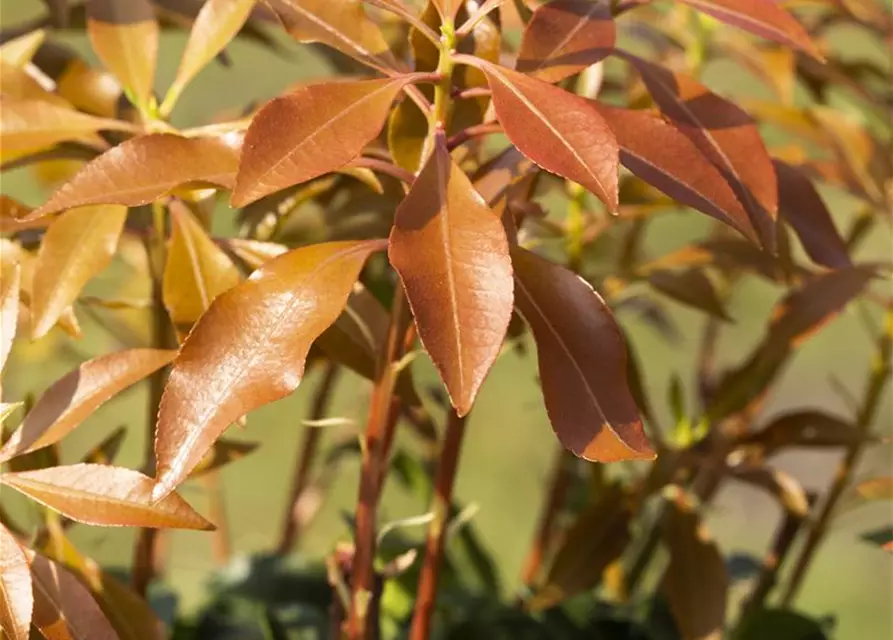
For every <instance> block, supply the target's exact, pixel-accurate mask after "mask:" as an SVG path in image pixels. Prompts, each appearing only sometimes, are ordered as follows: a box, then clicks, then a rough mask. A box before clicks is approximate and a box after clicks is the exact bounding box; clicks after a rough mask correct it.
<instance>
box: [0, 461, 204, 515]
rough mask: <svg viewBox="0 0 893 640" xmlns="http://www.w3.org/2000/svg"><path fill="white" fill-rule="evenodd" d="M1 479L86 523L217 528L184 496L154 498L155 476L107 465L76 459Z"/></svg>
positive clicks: (7, 475) (0, 481)
mask: <svg viewBox="0 0 893 640" xmlns="http://www.w3.org/2000/svg"><path fill="white" fill-rule="evenodd" d="M0 484H4V485H6V486H8V487H11V488H13V489H16V490H17V491H20V492H21V493H23V494H25V495H26V496H28V497H29V498H31V499H33V500H36V501H37V502H39V503H40V504H42V505H44V506H45V507H47V508H49V509H52V510H53V511H58V512H59V513H61V514H62V515H64V516H66V517H67V518H70V519H72V520H75V521H76V522H83V523H85V524H94V525H101V526H107V527H115V526H118V527H152V528H166V529H205V530H208V529H213V528H214V525H212V524H211V523H210V522H208V521H207V520H205V519H204V518H203V517H201V516H200V515H199V514H198V513H196V512H195V511H194V510H193V509H192V507H190V506H189V504H187V503H186V501H185V500H183V498H181V497H180V496H179V495H177V494H170V495H168V496H166V497H164V498H163V499H161V500H158V501H156V502H152V500H151V494H152V486H153V482H152V478H149V477H147V476H144V475H143V474H141V473H140V472H138V471H133V470H131V469H125V468H123V467H109V466H107V465H104V464H74V465H69V466H62V467H50V468H48V469H39V470H37V471H22V472H20V473H5V474H3V476H2V478H0Z"/></svg>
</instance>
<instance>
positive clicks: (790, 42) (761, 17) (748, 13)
mask: <svg viewBox="0 0 893 640" xmlns="http://www.w3.org/2000/svg"><path fill="white" fill-rule="evenodd" d="M677 1H678V2H683V3H685V4H687V5H690V6H692V7H694V8H695V9H697V10H698V11H701V12H703V13H706V14H707V15H709V16H712V17H714V18H716V19H717V20H719V21H720V22H725V23H726V24H730V25H732V26H733V27H738V28H739V29H744V30H745V31H749V32H750V33H753V34H755V35H758V36H760V37H761V38H766V39H767V40H772V41H773V42H778V43H780V44H783V45H786V46H788V47H794V48H796V49H800V50H801V51H804V52H805V53H808V54H809V55H811V56H812V57H813V58H816V59H818V60H822V59H823V58H822V55H821V54H820V53H819V52H818V50H817V49H816V47H815V45H814V44H813V43H812V40H810V39H809V34H807V32H806V29H804V28H803V26H802V25H801V24H800V23H799V22H797V20H795V19H794V17H793V16H791V14H789V13H788V12H787V11H785V10H784V9H783V8H782V7H780V6H779V5H778V3H777V2H775V0H747V1H746V2H742V1H741V0H677Z"/></svg>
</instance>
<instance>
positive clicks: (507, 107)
mask: <svg viewBox="0 0 893 640" xmlns="http://www.w3.org/2000/svg"><path fill="white" fill-rule="evenodd" d="M457 58H458V59H461V61H462V62H465V63H467V64H470V65H474V66H476V67H478V68H479V69H480V70H481V71H483V72H484V73H485V74H486V75H487V81H488V82H489V84H490V91H491V92H492V97H493V106H494V107H495V108H496V115H497V116H498V117H499V121H500V123H501V124H502V127H503V128H504V129H505V134H506V135H507V136H508V138H509V140H510V141H511V142H512V144H514V145H515V146H516V147H517V148H518V151H520V152H521V153H523V154H524V155H525V156H527V157H528V158H530V159H531V160H532V161H533V162H535V163H536V164H538V165H540V166H541V167H542V168H543V169H545V170H546V171H550V172H552V173H555V174H557V175H559V176H561V177H563V178H568V179H569V180H573V181H574V182H579V183H580V184H581V185H583V186H584V187H586V188H587V189H589V190H590V191H591V192H592V193H594V194H595V195H597V196H598V197H599V198H601V200H602V201H603V202H604V203H605V204H606V205H607V206H608V209H610V210H611V211H614V210H616V208H617V180H618V174H617V169H618V166H617V163H618V147H617V141H616V140H615V138H614V134H612V133H611V129H610V128H609V127H608V125H607V124H606V123H605V121H604V120H603V119H602V117H601V116H600V115H599V113H598V111H596V109H595V108H594V107H593V106H592V104H591V102H590V101H589V100H586V99H585V98H581V97H580V96H577V95H574V94H572V93H568V92H567V91H565V90H563V89H559V88H558V87H555V86H552V85H551V84H549V83H548V82H543V81H542V80H537V79H535V78H530V77H528V76H526V75H524V74H523V73H518V72H517V71H512V70H510V69H506V68H504V67H500V66H497V65H495V64H491V63H489V62H485V61H483V60H480V59H478V58H471V57H468V56H457Z"/></svg>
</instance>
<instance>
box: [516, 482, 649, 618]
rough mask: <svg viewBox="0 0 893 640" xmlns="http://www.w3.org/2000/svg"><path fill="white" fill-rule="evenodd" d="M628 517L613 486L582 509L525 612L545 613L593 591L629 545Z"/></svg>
mask: <svg viewBox="0 0 893 640" xmlns="http://www.w3.org/2000/svg"><path fill="white" fill-rule="evenodd" d="M630 517H631V514H630V512H629V509H628V508H626V507H625V506H624V504H623V492H622V491H621V490H620V489H619V488H618V487H616V486H612V487H609V488H608V490H607V491H606V492H605V494H604V495H603V496H600V497H599V499H598V500H597V501H596V502H595V503H594V504H592V505H591V506H588V507H586V508H585V509H584V510H583V511H582V512H581V513H580V515H579V516H577V519H576V521H575V522H574V523H573V525H571V527H570V529H569V530H568V532H567V534H566V535H565V536H564V538H563V539H562V541H561V546H560V547H559V548H558V550H557V551H556V553H555V558H554V559H553V560H552V563H551V565H550V566H549V571H548V575H547V576H546V581H545V584H543V586H542V587H540V588H538V589H537V590H536V591H535V592H534V594H533V596H532V597H531V598H530V600H528V601H527V603H526V604H527V608H528V609H530V610H533V611H541V610H543V609H548V608H551V607H553V606H555V605H557V604H559V603H561V602H562V601H564V600H566V599H568V598H570V597H573V596H575V595H577V594H579V593H582V592H584V591H588V590H590V589H592V588H593V587H595V586H596V585H597V584H598V583H599V582H600V581H601V579H602V575H603V574H604V572H605V569H607V568H608V566H609V565H610V564H611V563H612V562H614V561H615V560H616V559H617V558H619V557H620V555H621V554H622V553H623V550H624V549H625V548H626V546H627V544H628V543H629V541H630V531H629V525H630Z"/></svg>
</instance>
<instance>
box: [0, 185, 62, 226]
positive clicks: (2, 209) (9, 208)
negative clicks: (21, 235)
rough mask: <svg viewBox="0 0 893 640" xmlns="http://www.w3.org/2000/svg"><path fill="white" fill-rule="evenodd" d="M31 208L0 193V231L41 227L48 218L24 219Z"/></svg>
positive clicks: (47, 222)
mask: <svg viewBox="0 0 893 640" xmlns="http://www.w3.org/2000/svg"><path fill="white" fill-rule="evenodd" d="M29 213H31V208H30V207H28V206H26V205H24V204H22V203H21V202H19V201H18V200H15V199H14V198H10V197H9V196H6V195H0V233H10V234H12V233H17V232H19V231H24V230H25V229H41V228H43V227H46V226H48V225H49V222H50V221H49V220H25V219H24V218H25V217H26V216H27V215H28V214H29Z"/></svg>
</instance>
